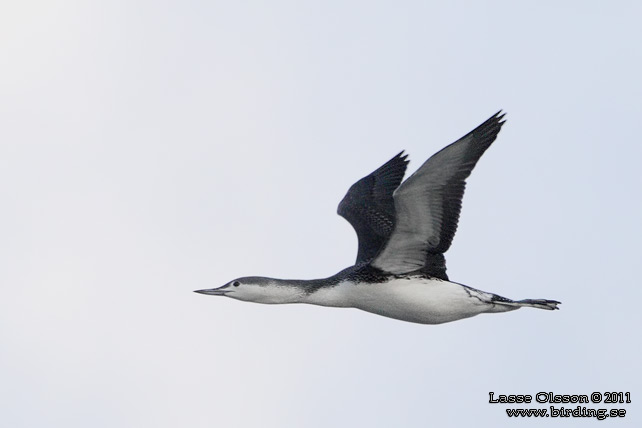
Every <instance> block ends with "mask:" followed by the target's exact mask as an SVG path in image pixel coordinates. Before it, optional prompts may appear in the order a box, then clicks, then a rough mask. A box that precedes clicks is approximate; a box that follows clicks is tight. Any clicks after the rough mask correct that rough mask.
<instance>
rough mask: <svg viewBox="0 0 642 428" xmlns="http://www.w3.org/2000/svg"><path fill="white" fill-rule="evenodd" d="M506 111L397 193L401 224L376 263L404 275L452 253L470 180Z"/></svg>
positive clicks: (429, 164) (435, 160) (425, 167)
mask: <svg viewBox="0 0 642 428" xmlns="http://www.w3.org/2000/svg"><path fill="white" fill-rule="evenodd" d="M503 117H504V115H503V114H501V111H500V112H498V113H497V114H495V115H494V116H493V117H491V118H490V119H488V120H487V121H486V122H484V123H482V124H481V125H480V126H479V127H477V128H476V129H475V130H473V131H472V132H470V133H469V134H467V135H465V136H464V137H462V138H461V139H459V140H457V141H456V142H454V143H452V144H451V145H449V146H447V147H446V148H444V149H442V150H441V151H439V152H437V153H436V154H435V155H433V156H432V157H431V158H430V159H428V160H427V161H426V163H424V164H423V165H422V166H421V167H420V168H419V169H418V170H417V171H416V172H415V173H414V174H412V175H411V176H410V177H409V178H408V179H407V180H406V181H404V182H403V184H402V185H401V186H399V188H398V189H397V190H396V191H395V192H394V205H395V212H396V223H395V228H394V231H393V232H392V234H391V235H390V239H389V240H388V241H387V243H386V245H385V246H384V248H383V250H381V252H380V253H379V254H378V255H377V257H376V258H375V259H374V260H373V261H372V265H373V266H374V267H376V268H379V269H382V270H384V271H386V272H390V273H394V274H403V273H408V272H413V271H417V270H420V269H422V268H424V266H426V264H427V262H428V263H430V260H431V259H433V258H434V255H438V254H441V253H444V252H446V250H448V248H450V244H451V242H452V240H453V237H454V236H455V232H456V231H457V222H458V221H459V213H460V211H461V200H462V197H463V196H464V188H465V187H466V178H468V176H469V175H470V173H471V171H472V170H473V168H474V167H475V165H476V164H477V161H478V160H479V158H480V157H481V155H482V154H483V153H484V152H485V151H486V149H487V148H488V147H489V146H490V145H491V143H492V142H493V141H495V138H496V137H497V134H498V133H499V130H500V129H501V127H502V125H503V123H504V121H502V118H503Z"/></svg>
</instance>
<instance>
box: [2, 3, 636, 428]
mask: <svg viewBox="0 0 642 428" xmlns="http://www.w3.org/2000/svg"><path fill="white" fill-rule="evenodd" d="M641 13H642V7H641V6H640V3H639V2H635V1H630V2H627V1H613V2H599V1H574V2H573V1H569V2H559V1H550V2H549V1H538V2H514V1H504V2H501V1H487V2H472V1H468V2H436V1H414V2H412V1H349V0H348V1H323V2H321V1H319V2H315V1H277V0H275V1H265V2H261V1H253V2H251V1H239V2H232V1H228V2H224V1H209V2H206V1H202V2H200V1H181V2H159V1H139V0H133V1H132V0H128V1H112V2H98V1H93V2H92V1H89V2H87V1H29V0H25V1H20V2H18V1H15V2H12V1H5V2H2V3H1V5H0V123H1V124H0V204H1V205H0V287H1V288H0V291H1V294H0V424H1V425H2V426H6V427H65V428H70V427H87V426H92V427H177V426H188V427H250V426H255V427H327V426H346V427H347V426H375V427H390V426H407V427H427V426H442V427H447V426H458V427H460V426H471V425H473V424H475V425H477V426H493V427H496V426H516V424H519V425H520V426H522V425H527V424H530V425H533V426H538V427H539V426H543V425H549V424H551V423H553V422H555V423H557V425H560V424H561V425H560V426H581V427H586V426H595V424H609V425H610V424H618V426H625V425H626V426H636V425H637V426H639V424H640V421H641V418H640V410H642V408H641V407H640V392H641V386H642V382H641V379H640V370H639V364H640V357H641V346H640V345H641V339H640V334H639V331H638V330H639V329H640V325H641V324H642V316H641V314H640V300H641V299H642V292H641V291H640V290H641V287H640V279H639V273H638V272H639V266H640V261H641V259H640V241H641V238H642V236H641V235H642V234H641V232H640V231H641V228H640V221H641V220H640V219H641V218H642V202H641V197H640V188H641V184H642V173H641V172H640V158H641V156H642V148H641V147H642V142H641V141H640V135H641V134H642V133H641V132H640V126H639V125H640V118H641V117H642V107H641V106H642V103H641V102H640V100H641V98H642V85H641V83H640V76H641V75H642V65H641V64H642V62H641V54H640V41H641V39H642V30H641V27H640V23H639V17H640V16H641ZM500 108H501V109H504V110H505V111H506V112H507V113H508V116H507V119H508V122H507V124H506V125H505V126H504V128H503V130H502V132H501V133H500V135H499V138H498V140H497V141H496V143H495V144H494V145H493V147H491V149H490V150H489V151H488V152H487V153H486V154H485V156H484V157H483V158H482V160H481V161H480V163H479V164H478V166H477V168H476V170H475V171H474V172H473V174H472V176H471V178H470V180H469V185H468V188H467V193H466V196H465V198H464V206H463V212H462V216H461V219H460V226H459V230H458V234H457V236H456V237H455V240H454V244H453V247H452V249H451V250H450V251H449V252H448V253H447V259H448V268H449V269H448V273H449V275H450V277H451V279H453V280H455V281H458V282H462V283H464V284H468V285H471V286H474V287H477V288H481V289H483V290H487V291H492V292H496V293H498V294H502V295H505V296H507V297H512V298H550V299H557V300H560V301H562V302H563V304H562V306H561V310H560V311H555V312H545V311H540V310H532V309H531V310H527V309H523V310H520V311H518V312H512V313H507V314H497V315H481V316H478V317H475V318H471V319H467V320H463V321H458V322H455V323H450V324H445V325H439V326H424V325H414V324H410V323H404V322H400V321H395V320H391V319H386V318H382V317H378V316H375V315H372V314H368V313H365V312H359V311H357V310H351V309H330V308H321V307H314V306H305V305H288V306H266V305H256V304H249V303H244V302H238V301H234V300H230V299H222V298H214V297H208V296H203V295H198V294H194V293H192V290H195V289H200V288H211V287H216V286H220V285H222V284H224V283H225V282H227V281H229V280H231V279H233V278H235V277H239V276H247V275H263V276H273V277H280V278H318V277H325V276H329V275H332V274H334V273H335V272H337V271H339V270H340V269H342V268H344V267H346V266H348V265H350V264H351V263H352V262H353V260H354V257H355V254H356V235H355V234H354V232H353V231H352V229H351V228H350V225H349V224H348V223H347V222H345V221H344V220H343V219H341V218H340V217H338V216H336V215H335V210H336V206H337V204H338V202H339V201H340V200H341V198H342V197H343V195H344V194H345V192H346V191H347V189H348V188H349V186H350V185H351V184H352V183H353V182H355V181H356V180H357V179H359V178H361V177H362V176H364V175H366V174H368V173H370V172H371V171H372V170H374V169H375V168H376V167H378V166H379V165H381V164H382V163H383V162H385V161H386V160H388V159H389V158H391V157H392V156H393V155H395V154H396V153H398V152H399V151H400V150H402V149H406V150H407V151H408V153H409V154H410V156H411V160H412V163H411V165H410V167H409V172H412V171H414V170H415V169H416V168H417V167H418V166H419V165H420V164H421V163H422V162H423V161H424V160H426V159H427V158H428V157H429V156H430V155H432V154H433V153H434V152H436V151H437V150H439V149H440V148H442V147H443V146H445V145H446V144H448V143H450V142H452V141H454V140H455V139H457V138H459V137H460V136H462V135H463V134H465V133H467V132H468V131H470V130H471V129H473V128H474V127H475V126H477V125H478V124H480V123H481V122H482V121H483V120H485V119H486V118H488V117H489V116H491V115H492V114H494V113H495V112H496V111H497V110H499V109H500ZM491 391H492V392H495V394H533V395H534V394H536V393H538V392H540V391H547V392H548V391H551V392H554V393H556V394H590V393H591V392H594V391H601V392H604V391H623V392H626V391H629V392H631V394H632V399H633V402H632V403H631V404H621V405H593V404H589V405H588V407H589V408H601V407H604V408H624V409H626V410H627V412H628V413H627V416H626V418H625V419H624V420H620V421H610V422H609V421H602V422H599V421H595V420H592V419H591V420H586V419H582V418H578V419H573V418H566V419H564V420H561V419H555V420H553V419H552V418H549V419H547V420H541V419H535V418H532V419H521V420H513V419H510V418H508V417H507V415H506V412H505V409H506V408H508V407H511V406H506V405H500V404H489V403H488V393H489V392H491ZM558 406H560V405H558ZM513 407H526V406H513ZM531 407H534V408H546V407H548V405H546V404H542V405H540V404H534V405H532V406H531ZM567 407H569V406H567ZM572 407H574V406H572Z"/></svg>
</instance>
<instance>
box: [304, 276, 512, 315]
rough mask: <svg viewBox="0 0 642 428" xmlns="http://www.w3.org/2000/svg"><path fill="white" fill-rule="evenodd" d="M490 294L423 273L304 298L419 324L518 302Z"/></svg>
mask: <svg viewBox="0 0 642 428" xmlns="http://www.w3.org/2000/svg"><path fill="white" fill-rule="evenodd" d="M491 297H492V294H490V293H486V292H483V291H480V290H476V289H474V288H470V287H465V286H463V285H461V284H457V283H454V282H449V281H443V280H440V279H425V278H422V277H406V278H398V279H392V280H391V281H388V282H383V283H379V284H364V283H360V284H355V283H353V282H342V283H340V284H338V285H336V286H334V287H327V288H323V289H321V290H319V291H317V292H315V293H313V294H311V295H310V296H308V297H307V298H306V299H305V301H304V302H305V303H311V304H314V305H321V306H334V307H352V308H357V309H361V310H364V311H367V312H372V313H374V314H378V315H382V316H385V317H389V318H395V319H399V320H403V321H409V322H415V323H420V324H441V323H445V322H449V321H455V320H459V319H462V318H469V317H473V316H475V315H479V314H481V313H485V312H506V311H512V310H515V309H519V307H517V306H509V305H503V304H500V303H496V302H491V300H490V299H491Z"/></svg>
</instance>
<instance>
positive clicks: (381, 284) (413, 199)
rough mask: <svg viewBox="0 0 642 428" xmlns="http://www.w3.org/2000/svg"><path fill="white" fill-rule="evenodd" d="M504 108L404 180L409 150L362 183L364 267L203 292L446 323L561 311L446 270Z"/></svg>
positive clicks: (354, 198)
mask: <svg viewBox="0 0 642 428" xmlns="http://www.w3.org/2000/svg"><path fill="white" fill-rule="evenodd" d="M503 117H504V114H501V111H500V112H498V113H497V114H495V115H494V116H493V117H491V118H490V119H488V120H487V121H486V122H484V123H482V124H481V125H480V126H478V127H477V128H476V129H475V130H473V131H472V132H470V133H468V134H466V135H465V136H464V137H462V138H460V139H459V140H457V141H456V142H454V143H452V144H450V145H449V146H447V147H446V148H444V149H442V150H441V151H439V152H437V153H436V154H435V155H433V156H432V157H431V158H430V159H428V160H427V161H426V163H424V164H423V165H422V166H421V167H420V168H419V169H418V170H417V171H416V172H415V173H414V174H412V175H411V176H410V177H409V178H408V179H407V180H406V181H404V182H403V183H401V181H402V179H403V176H404V173H405V171H406V166H407V163H408V161H407V160H406V157H407V155H404V154H403V152H401V153H399V154H398V155H397V156H395V157H394V158H392V159H391V160H390V161H388V162H387V163H385V164H384V165H383V166H381V167H380V168H379V169H377V170H376V171H374V172H373V173H372V174H370V175H368V176H367V177H364V178H362V179H361V180H359V181H357V182H356V183H355V184H354V185H353V186H352V187H351V188H350V190H349V191H348V193H347V194H346V196H345V197H344V198H343V200H342V201H341V203H340V204H339V209H338V213H339V215H341V216H342V217H344V218H345V219H346V220H348V221H349V222H350V224H351V225H352V226H353V227H354V229H355V231H356V232H357V237H358V239H359V250H358V254H357V261H356V263H355V265H354V266H351V267H349V268H347V269H344V270H342V271H341V272H339V273H337V274H336V275H333V276H331V277H329V278H325V279H313V280H286V279H273V278H264V277H257V276H249V277H243V278H238V279H235V280H233V281H230V282H228V283H227V284H225V285H223V286H222V287H219V288H213V289H209V290H197V291H196V292H197V293H202V294H209V295H213V296H227V297H231V298H233V299H238V300H245V301H249V302H256V303H270V304H280V303H309V304H313V305H321V306H334V307H342V308H357V309H361V310H364V311H367V312H372V313H375V314H378V315H382V316H385V317H389V318H395V319H398V320H403V321H409V322H415V323H420V324H441V323H445V322H449V321H456V320H459V319H462V318H468V317H473V316H475V315H478V314H483V313H495V312H507V311H513V310H515V309H519V308H521V307H531V308H540V309H549V310H552V309H558V308H557V305H558V304H560V302H557V301H555V300H545V299H525V300H511V299H507V298H505V297H501V296H498V295H497V294H493V293H487V292H485V291H481V290H477V289H475V288H472V287H468V286H466V285H463V284H458V283H456V282H451V281H449V280H448V276H447V275H446V262H445V259H444V255H443V254H444V253H445V252H446V251H447V250H448V248H449V247H450V244H451V242H452V240H453V237H454V236H455V231H456V230H457V222H458V220H459V213H460V211H461V200H462V197H463V195H464V188H465V186H466V178H468V176H469V175H470V173H471V171H472V170H473V168H474V167H475V165H476V164H477V161H478V160H479V158H480V157H481V155H482V154H483V153H484V152H485V151H486V149H487V148H488V147H489V146H490V145H491V143H492V142H493V141H495V138H496V137H497V134H498V133H499V130H500V129H501V127H502V125H503V124H504V121H503V120H502V119H503Z"/></svg>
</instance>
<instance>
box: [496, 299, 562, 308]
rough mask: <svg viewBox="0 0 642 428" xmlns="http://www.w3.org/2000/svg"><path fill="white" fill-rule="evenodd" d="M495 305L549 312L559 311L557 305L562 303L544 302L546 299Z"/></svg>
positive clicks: (503, 302) (504, 302)
mask: <svg viewBox="0 0 642 428" xmlns="http://www.w3.org/2000/svg"><path fill="white" fill-rule="evenodd" d="M506 300H509V299H506ZM495 303H500V304H502V305H508V306H517V307H519V308H522V307H527V308H538V309H546V310H549V311H553V310H555V309H559V308H558V307H557V305H561V304H562V302H558V301H557V300H546V299H524V300H509V301H497V302H495Z"/></svg>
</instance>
